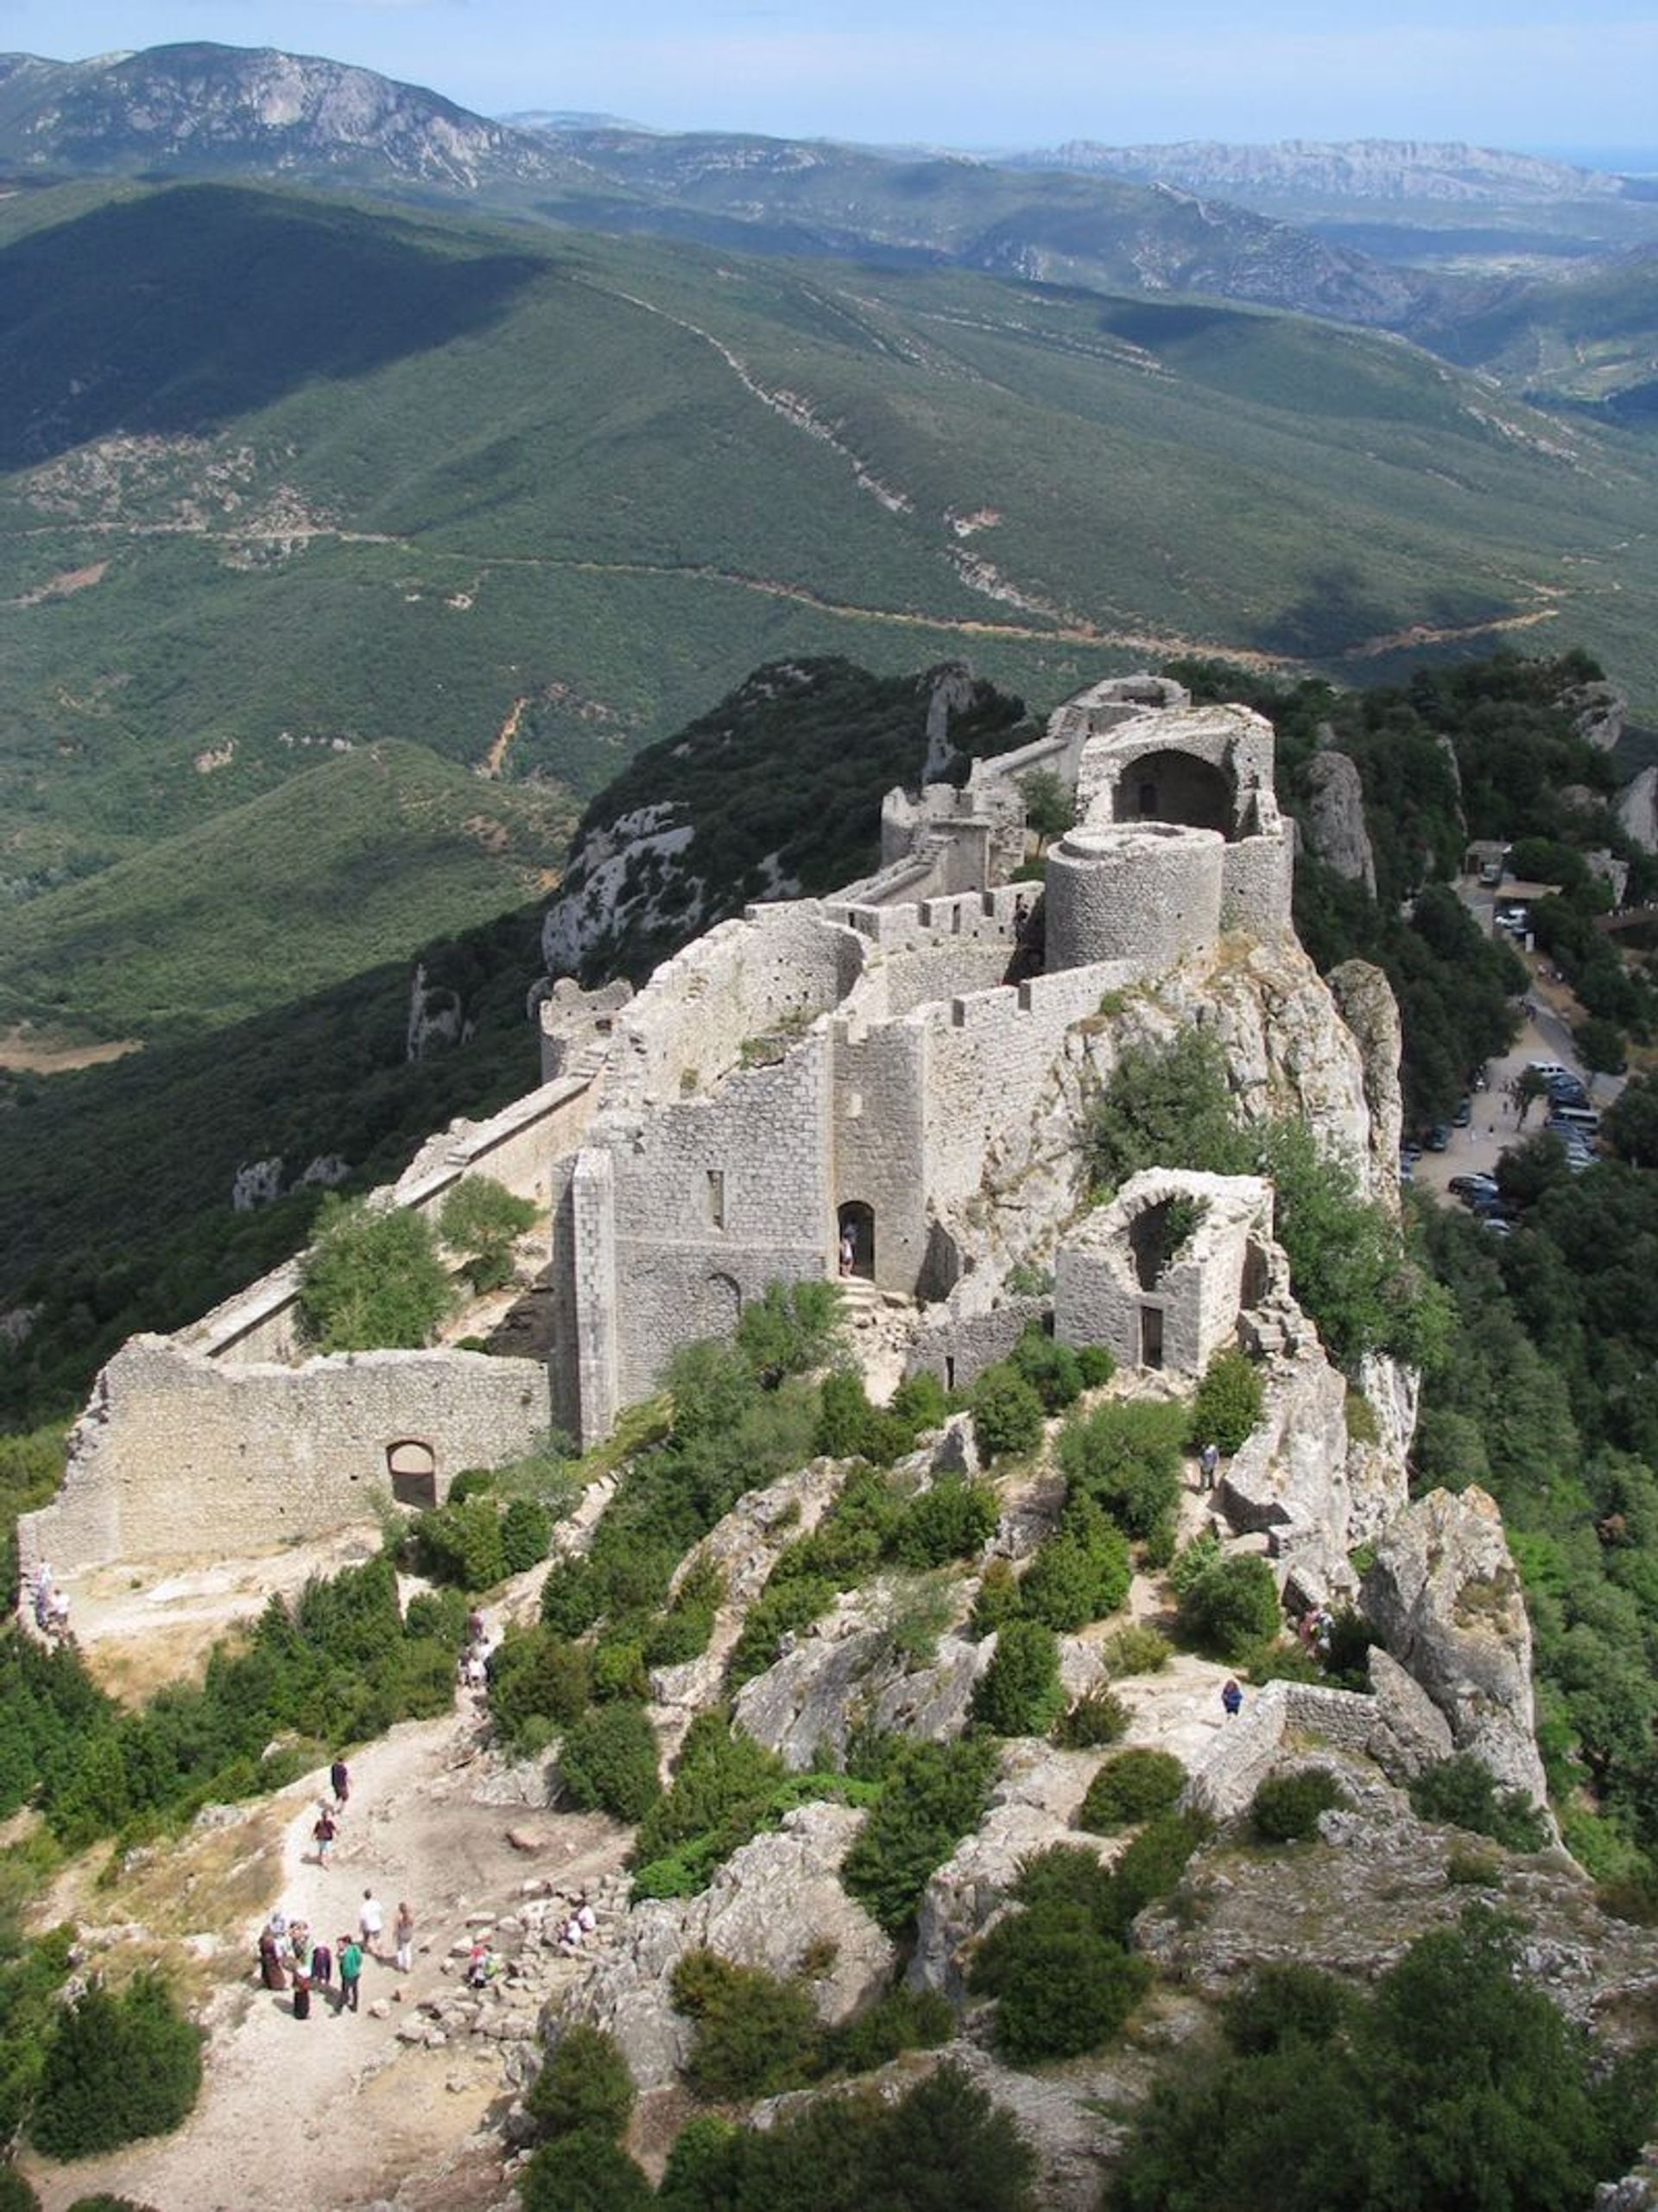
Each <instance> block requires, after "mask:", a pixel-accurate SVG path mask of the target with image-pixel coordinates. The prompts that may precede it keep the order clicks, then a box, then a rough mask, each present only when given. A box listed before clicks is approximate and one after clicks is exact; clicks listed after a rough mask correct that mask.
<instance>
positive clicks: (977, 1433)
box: [972, 1364, 1043, 1460]
mask: <svg viewBox="0 0 1658 2212" xmlns="http://www.w3.org/2000/svg"><path fill="white" fill-rule="evenodd" d="M972 1410H973V1438H974V1441H975V1442H976V1443H977V1444H978V1448H979V1452H980V1454H981V1455H982V1456H983V1457H984V1459H986V1460H995V1459H999V1458H1000V1457H1001V1455H1002V1454H1003V1452H1026V1451H1028V1450H1029V1449H1030V1448H1031V1446H1032V1445H1033V1444H1035V1443H1037V1442H1040V1441H1041V1434H1042V1422H1043V1415H1042V1401H1041V1398H1038V1397H1037V1395H1036V1393H1035V1391H1034V1390H1032V1388H1031V1386H1030V1385H1029V1384H1028V1382H1027V1381H1026V1380H1025V1379H1024V1377H1023V1376H1022V1375H1021V1374H1019V1373H1018V1372H1016V1370H1015V1369H1014V1368H1012V1367H1009V1366H1006V1365H1005V1364H998V1365H997V1366H992V1367H986V1368H985V1370H984V1373H983V1374H982V1375H981V1376H980V1377H979V1378H978V1381H977V1382H976V1383H975V1384H974V1385H973V1388H972Z"/></svg>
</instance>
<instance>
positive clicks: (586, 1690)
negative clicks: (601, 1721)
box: [489, 1627, 593, 1740]
mask: <svg viewBox="0 0 1658 2212" xmlns="http://www.w3.org/2000/svg"><path fill="white" fill-rule="evenodd" d="M489 1680H490V1715H491V1717H492V1718H493V1720H494V1721H495V1724H496V1726H497V1727H499V1728H503V1729H504V1730H505V1731H506V1733H507V1734H508V1735H509V1736H510V1737H512V1738H514V1739H515V1740H522V1732H523V1730H524V1728H525V1727H526V1725H527V1724H528V1722H530V1721H547V1722H550V1723H552V1724H553V1725H554V1727H560V1728H567V1727H571V1726H572V1725H573V1723H574V1722H575V1721H579V1719H580V1718H581V1716H582V1714H584V1713H585V1711H586V1710H587V1708H588V1706H589V1705H590V1704H591V1703H592V1695H593V1656H592V1652H591V1651H589V1650H588V1648H587V1646H586V1645H585V1644H573V1643H571V1642H570V1641H568V1640H567V1639H566V1638H564V1637H561V1636H555V1635H554V1633H553V1632H552V1631H551V1630H550V1629H547V1628H541V1627H536V1628H531V1629H521V1628H513V1627H509V1629H508V1630H507V1632H506V1634H505V1636H504V1637H503V1638H502V1640H501V1642H500V1643H499V1644H498V1645H497V1646H496V1648H495V1650H494V1651H491V1652H490V1667H489Z"/></svg>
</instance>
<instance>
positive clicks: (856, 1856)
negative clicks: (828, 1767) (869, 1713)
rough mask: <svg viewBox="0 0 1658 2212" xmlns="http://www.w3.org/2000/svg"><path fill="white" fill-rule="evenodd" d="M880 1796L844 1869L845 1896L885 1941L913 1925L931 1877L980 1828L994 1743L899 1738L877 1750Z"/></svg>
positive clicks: (993, 1767)
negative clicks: (857, 1902)
mask: <svg viewBox="0 0 1658 2212" xmlns="http://www.w3.org/2000/svg"><path fill="white" fill-rule="evenodd" d="M880 1765H881V1772H880V1780H881V1784H882V1789H881V1796H880V1797H879V1799H878V1800H877V1802H876V1804H875V1805H874V1807H873V1808H872V1809H871V1810H870V1816H869V1818H868V1819H867V1820H866V1821H865V1822H864V1825H863V1827H862V1829H860V1830H859V1831H858V1833H857V1836H856V1837H855V1838H854V1839H853V1841H852V1847H851V1850H850V1851H849V1852H848V1853H847V1854H846V1857H845V1860H844V1862H843V1863H842V1867H841V1880H842V1881H843V1883H844V1884H845V1887H846V1889H847V1891H848V1892H849V1893H850V1894H851V1896H853V1897H855V1898H858V1899H859V1900H860V1902H861V1903H863V1904H864V1905H866V1906H867V1907H868V1908H869V1911H870V1913H871V1915H872V1916H873V1917H874V1918H875V1919H876V1920H877V1921H878V1922H879V1923H880V1924H881V1925H882V1927H883V1928H884V1929H885V1930H886V1931H887V1933H888V1934H889V1936H893V1935H897V1934H898V1933H899V1932H900V1931H901V1930H903V1929H904V1928H906V1927H908V1924H909V1923H910V1922H911V1921H912V1920H913V1919H914V1914H915V1907H916V1905H918V1904H919V1903H920V1901H921V1892H922V1890H923V1889H924V1888H925V1887H926V1886H927V1877H928V1875H930V1874H931V1873H933V1870H934V1869H935V1868H936V1867H941V1866H942V1865H943V1864H944V1862H945V1860H946V1859H947V1858H948V1857H949V1856H950V1854H951V1853H952V1851H953V1850H954V1849H955V1848H956V1846H957V1844H958V1843H959V1842H960V1841H961V1839H962V1837H963V1836H964V1835H967V1834H968V1833H969V1832H970V1831H971V1829H975V1828H977V1827H978V1823H979V1822H980V1821H981V1820H982V1819H983V1818H984V1809H985V1806H986V1805H987V1804H988V1803H989V1802H990V1778H991V1777H992V1775H993V1774H994V1773H995V1772H996V1766H997V1752H996V1746H994V1745H993V1744H990V1743H985V1742H983V1741H978V1742H962V1743H952V1744H928V1743H920V1742H916V1741H913V1740H908V1739H905V1740H900V1741H899V1742H897V1743H895V1744H891V1745H888V1746H883V1750H882V1755H881V1760H880Z"/></svg>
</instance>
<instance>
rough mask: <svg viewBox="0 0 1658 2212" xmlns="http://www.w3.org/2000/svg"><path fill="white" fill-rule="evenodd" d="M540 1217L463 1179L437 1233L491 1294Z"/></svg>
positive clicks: (476, 1286)
mask: <svg viewBox="0 0 1658 2212" xmlns="http://www.w3.org/2000/svg"><path fill="white" fill-rule="evenodd" d="M540 1218H541V1214H540V1211H539V1209H538V1208H537V1207H536V1206H535V1203H534V1201H532V1200H530V1199H528V1198H515V1197H514V1196H513V1195H512V1193H511V1192H510V1191H509V1189H508V1188H507V1187H506V1185H505V1184H504V1183H500V1182H495V1181H494V1180H493V1179H492V1178H491V1177H490V1176H465V1177H464V1178H463V1179H462V1180H461V1181H460V1182H458V1183H457V1184H456V1185H455V1187H454V1188H453V1189H452V1191H450V1192H449V1193H448V1194H447V1195H446V1197H445V1199H444V1201H443V1204H442V1206H441V1207H440V1209H439V1212H438V1229H439V1232H440V1234H441V1236H442V1238H443V1240H444V1242H445V1243H446V1245H450V1246H452V1249H453V1250H454V1251H456V1252H465V1254H466V1255H467V1259H468V1263H469V1264H468V1266H467V1270H466V1272H467V1274H468V1276H469V1277H471V1285H472V1288H473V1290H498V1289H499V1288H500V1287H501V1285H502V1284H503V1283H507V1282H509V1281H510V1280H511V1277H512V1247H513V1245H514V1244H515V1243H516V1241H517V1239H519V1238H520V1237H522V1235H523V1234H524V1233H525V1232H526V1231H527V1230H529V1229H533V1228H534V1227H535V1224H536V1222H537V1221H538V1220H540ZM532 1563H533V1562H532Z"/></svg>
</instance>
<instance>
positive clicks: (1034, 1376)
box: [1008, 1321, 1084, 1413]
mask: <svg viewBox="0 0 1658 2212" xmlns="http://www.w3.org/2000/svg"><path fill="white" fill-rule="evenodd" d="M1008 1364H1009V1366H1010V1367H1011V1368H1012V1369H1013V1371H1014V1372H1015V1373H1016V1375H1019V1376H1022V1378H1023V1379H1024V1380H1025V1381H1026V1382H1028V1384H1029V1385H1030V1386H1031V1388H1032V1390H1034V1391H1035V1393H1036V1395H1037V1397H1038V1398H1041V1401H1042V1410H1043V1411H1044V1412H1045V1413H1063V1412H1064V1410H1065V1409H1066V1406H1067V1405H1074V1404H1075V1403H1076V1401H1077V1400H1078V1398H1080V1397H1081V1396H1082V1392H1083V1387H1084V1385H1083V1379H1082V1362H1081V1361H1080V1360H1079V1359H1078V1357H1077V1355H1076V1353H1074V1352H1073V1350H1072V1348H1071V1347H1070V1346H1069V1345H1068V1344H1059V1343H1056V1342H1055V1341H1054V1338H1053V1337H1051V1336H1050V1335H1049V1334H1047V1330H1046V1329H1045V1328H1043V1327H1042V1325H1041V1322H1040V1321H1032V1322H1031V1324H1030V1326H1029V1328H1027V1329H1026V1331H1025V1333H1024V1334H1023V1335H1022V1337H1021V1338H1020V1340H1019V1341H1018V1342H1017V1344H1016V1345H1015V1346H1014V1347H1013V1350H1012V1351H1011V1352H1010V1353H1009V1355H1008Z"/></svg>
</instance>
